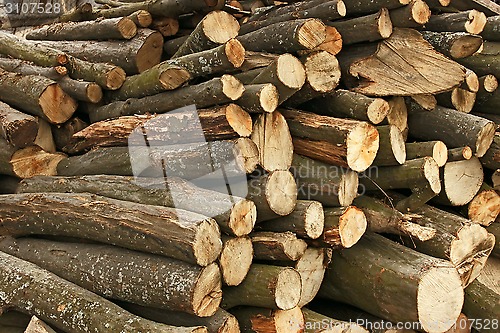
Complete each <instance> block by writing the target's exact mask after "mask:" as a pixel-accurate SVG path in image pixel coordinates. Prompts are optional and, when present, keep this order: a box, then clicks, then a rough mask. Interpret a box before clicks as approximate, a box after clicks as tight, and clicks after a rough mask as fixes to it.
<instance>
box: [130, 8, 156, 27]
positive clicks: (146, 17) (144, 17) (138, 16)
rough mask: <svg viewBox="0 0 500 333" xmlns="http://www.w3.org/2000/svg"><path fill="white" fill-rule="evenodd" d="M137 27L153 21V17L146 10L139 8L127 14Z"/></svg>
mask: <svg viewBox="0 0 500 333" xmlns="http://www.w3.org/2000/svg"><path fill="white" fill-rule="evenodd" d="M127 17H128V18H129V19H131V20H132V22H134V23H135V25H136V26H137V27H138V28H147V27H149V26H150V25H151V24H152V23H153V17H152V16H151V13H150V12H148V11H147V10H143V9H140V10H138V11H135V12H133V13H132V14H130V15H128V16H127Z"/></svg>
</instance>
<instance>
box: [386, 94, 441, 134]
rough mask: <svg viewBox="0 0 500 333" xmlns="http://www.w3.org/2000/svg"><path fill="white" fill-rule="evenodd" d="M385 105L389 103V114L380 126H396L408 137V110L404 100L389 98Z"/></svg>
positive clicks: (401, 98)
mask: <svg viewBox="0 0 500 333" xmlns="http://www.w3.org/2000/svg"><path fill="white" fill-rule="evenodd" d="M430 96H432V95H430ZM387 103H389V112H388V113H387V116H386V119H385V120H383V121H382V123H381V124H383V125H394V126H396V127H397V128H398V129H399V130H400V131H401V133H403V136H404V137H405V138H406V137H407V136H408V108H407V107H406V103H405V99H404V98H403V97H397V96H395V97H391V98H389V99H388V100H387Z"/></svg>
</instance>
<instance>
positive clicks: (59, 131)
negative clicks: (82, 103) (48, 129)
mask: <svg viewBox="0 0 500 333" xmlns="http://www.w3.org/2000/svg"><path fill="white" fill-rule="evenodd" d="M87 126H88V124H87V123H86V122H85V121H83V120H82V119H80V118H78V117H73V118H71V119H70V120H68V121H67V122H65V123H64V124H61V125H57V126H52V134H53V136H54V141H55V143H56V148H57V149H58V150H62V148H63V147H64V146H66V145H67V144H68V142H69V140H70V139H71V136H72V135H73V134H75V133H76V132H79V131H81V130H82V129H84V128H85V127H87Z"/></svg>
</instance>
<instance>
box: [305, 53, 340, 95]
mask: <svg viewBox="0 0 500 333" xmlns="http://www.w3.org/2000/svg"><path fill="white" fill-rule="evenodd" d="M304 66H305V69H306V73H307V82H308V83H309V85H310V86H311V88H313V90H314V91H317V92H321V93H326V92H330V91H332V90H333V89H335V88H336V87H337V86H338V84H339V80H340V65H339V62H338V60H337V58H336V57H335V56H334V55H332V54H330V53H329V52H327V51H318V52H314V53H312V54H310V55H309V56H308V57H307V60H306V61H305V64H304Z"/></svg>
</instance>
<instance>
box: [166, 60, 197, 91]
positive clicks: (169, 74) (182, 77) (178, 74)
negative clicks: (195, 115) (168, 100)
mask: <svg viewBox="0 0 500 333" xmlns="http://www.w3.org/2000/svg"><path fill="white" fill-rule="evenodd" d="M190 78H191V75H190V74H189V72H188V71H187V70H186V69H184V68H182V67H177V66H169V67H168V68H167V69H166V70H164V71H162V73H161V74H160V83H161V84H162V86H163V88H164V89H165V90H174V89H176V88H179V87H180V86H181V85H183V84H184V83H186V82H187V81H188V80H189V79H190Z"/></svg>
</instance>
